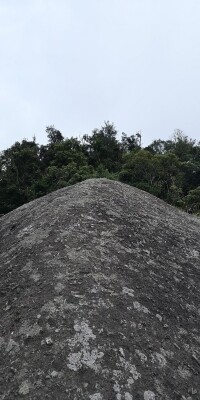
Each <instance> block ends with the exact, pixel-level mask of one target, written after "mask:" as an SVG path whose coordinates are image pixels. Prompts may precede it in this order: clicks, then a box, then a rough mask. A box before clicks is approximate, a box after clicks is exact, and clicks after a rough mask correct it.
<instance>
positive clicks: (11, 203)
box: [0, 121, 200, 214]
mask: <svg viewBox="0 0 200 400" xmlns="http://www.w3.org/2000/svg"><path fill="white" fill-rule="evenodd" d="M46 134H47V139H48V144H46V145H39V144H38V143H37V142H36V139H35V137H34V138H33V140H32V141H30V140H26V139H24V140H22V142H21V143H20V142H16V143H14V144H13V145H12V146H11V147H10V148H8V149H6V150H4V151H2V152H1V153H0V214H6V213H8V212H9V211H12V210H13V209H15V208H16V207H18V206H20V205H22V204H24V203H26V202H28V201H30V200H33V199H35V198H37V197H40V196H42V195H45V194H47V193H50V192H52V191H54V190H56V189H59V188H62V187H65V186H68V185H72V184H74V183H76V182H81V181H83V180H85V179H88V178H92V177H96V178H100V177H106V178H110V179H114V180H120V181H121V182H124V183H127V184H129V185H133V186H136V187H138V188H140V189H142V190H145V191H147V192H149V193H152V194H154V195H155V196H157V197H159V198H161V199H163V200H165V201H166V202H168V203H170V204H172V205H175V206H177V207H180V208H182V209H184V210H185V211H187V212H190V213H197V214H198V213H200V142H197V141H196V140H193V139H191V138H189V137H188V136H185V135H184V133H183V132H182V131H181V130H176V131H174V135H173V137H172V138H171V139H169V140H166V141H165V140H161V139H157V140H154V141H153V142H152V143H150V145H149V146H147V147H145V148H143V147H142V144H141V142H142V138H141V133H140V132H137V133H136V134H132V135H127V134H126V133H124V132H122V134H121V139H120V138H119V136H120V135H119V133H118V132H117V130H116V128H115V126H114V124H112V123H110V122H109V121H107V122H105V123H104V125H103V126H102V127H101V128H100V129H94V130H93V131H92V133H91V134H85V135H83V137H82V138H81V139H78V138H74V137H71V138H64V136H63V134H62V133H61V132H60V131H59V130H57V129H56V128H55V127H54V126H48V127H47V128H46Z"/></svg>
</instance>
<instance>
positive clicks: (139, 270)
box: [0, 179, 200, 400]
mask: <svg viewBox="0 0 200 400" xmlns="http://www.w3.org/2000/svg"><path fill="white" fill-rule="evenodd" d="M0 300H1V307H0V315H1V317H0V318H1V325H0V351H1V357H0V363H1V367H0V372H1V376H0V400H14V399H30V400H39V399H42V400H45V399H52V400H56V399H58V400H64V399H65V400H68V399H69V400H79V399H85V400H112V399H113V400H159V399H162V400H165V399H166V400H173V399H177V400H186V399H187V400H191V399H192V400H193V399H194V400H195V399H196V400H197V399H200V221H199V220H198V219H197V218H196V217H193V216H190V215H188V214H186V213H184V212H181V211H178V210H177V209H176V208H174V207H171V206H169V205H168V204H166V203H164V202H163V201H161V200H159V199H157V198H155V197H154V196H152V195H150V194H147V193H145V192H143V191H140V190H138V189H136V188H133V187H129V186H127V185H124V184H121V183H119V182H114V181H109V180H106V179H98V180H97V179H91V180H87V181H85V182H82V183H79V184H76V185H74V186H70V187H67V188H64V189H60V190H58V191H56V192H54V193H51V194H49V195H47V196H44V197H42V198H40V199H37V200H34V201H33V202H31V203H29V204H26V205H23V206H22V207H20V208H18V209H16V210H14V211H12V212H10V213H9V214H7V215H5V216H3V217H2V218H1V219H0Z"/></svg>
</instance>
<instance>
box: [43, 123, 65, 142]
mask: <svg viewBox="0 0 200 400" xmlns="http://www.w3.org/2000/svg"><path fill="white" fill-rule="evenodd" d="M46 133H47V137H48V139H49V142H50V143H51V144H55V143H60V142H62V141H63V140H64V137H63V135H62V133H61V132H60V131H58V130H57V129H55V128H54V126H53V125H50V126H47V127H46Z"/></svg>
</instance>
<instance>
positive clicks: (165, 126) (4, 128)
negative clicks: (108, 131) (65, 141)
mask: <svg viewBox="0 0 200 400" xmlns="http://www.w3.org/2000/svg"><path fill="white" fill-rule="evenodd" d="M199 21H200V1H199V0H17V1H16V0H0V149H1V150H2V149H5V148H6V147H9V146H10V145H12V144H13V143H14V142H15V141H17V140H22V139H23V138H27V139H31V138H32V137H33V135H36V139H37V141H38V142H39V143H45V142H46V133H45V127H46V126H47V125H52V124H54V126H55V127H56V128H57V129H59V130H60V131H61V132H62V133H63V135H64V136H65V137H70V136H79V135H82V134H84V133H91V131H92V130H93V129H94V128H100V127H101V125H103V123H104V121H105V120H109V121H110V122H114V123H115V126H116V128H117V129H118V131H119V133H121V132H122V131H124V132H126V133H127V134H134V133H136V132H137V131H138V130H141V131H142V141H143V144H144V145H147V144H149V143H150V142H151V141H152V140H153V139H158V138H164V139H168V138H169V136H170V135H171V134H172V133H173V131H174V129H177V128H179V129H182V130H183V131H184V133H185V134H187V135H188V136H190V137H192V138H193V139H197V140H200V23H199Z"/></svg>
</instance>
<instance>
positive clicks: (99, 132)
mask: <svg viewBox="0 0 200 400" xmlns="http://www.w3.org/2000/svg"><path fill="white" fill-rule="evenodd" d="M116 136H117V130H116V129H115V126H114V125H113V124H111V123H110V122H109V121H108V122H105V125H104V126H102V127H101V129H94V130H93V132H92V136H89V135H84V136H83V140H84V144H83V146H84V149H85V152H86V154H87V157H88V162H89V164H91V165H92V166H93V167H95V168H96V167H97V166H98V165H100V164H102V165H103V166H104V167H105V168H106V169H108V171H109V172H116V171H117V170H119V169H120V165H121V159H122V150H121V146H120V143H119V142H118V140H117V138H116Z"/></svg>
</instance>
